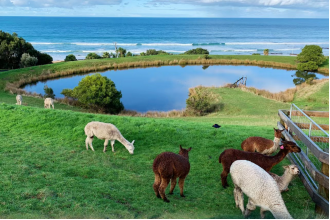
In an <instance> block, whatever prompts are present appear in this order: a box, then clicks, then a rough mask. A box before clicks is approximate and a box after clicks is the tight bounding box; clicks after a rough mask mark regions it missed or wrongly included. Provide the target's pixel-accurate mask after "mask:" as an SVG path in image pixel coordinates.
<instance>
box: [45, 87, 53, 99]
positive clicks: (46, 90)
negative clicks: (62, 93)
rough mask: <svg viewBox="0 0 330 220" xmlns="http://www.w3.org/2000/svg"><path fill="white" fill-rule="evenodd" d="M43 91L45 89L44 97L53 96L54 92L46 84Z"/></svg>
mask: <svg viewBox="0 0 330 220" xmlns="http://www.w3.org/2000/svg"><path fill="white" fill-rule="evenodd" d="M44 91H45V95H44V97H45V98H52V99H53V98H55V94H54V91H53V89H52V88H50V87H48V86H47V85H45V86H44Z"/></svg>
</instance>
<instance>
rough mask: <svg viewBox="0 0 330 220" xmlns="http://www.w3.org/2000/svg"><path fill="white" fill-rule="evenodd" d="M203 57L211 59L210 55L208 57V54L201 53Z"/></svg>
mask: <svg viewBox="0 0 330 220" xmlns="http://www.w3.org/2000/svg"><path fill="white" fill-rule="evenodd" d="M203 58H204V59H205V60H209V59H211V57H210V56H209V55H208V54H204V55H203Z"/></svg>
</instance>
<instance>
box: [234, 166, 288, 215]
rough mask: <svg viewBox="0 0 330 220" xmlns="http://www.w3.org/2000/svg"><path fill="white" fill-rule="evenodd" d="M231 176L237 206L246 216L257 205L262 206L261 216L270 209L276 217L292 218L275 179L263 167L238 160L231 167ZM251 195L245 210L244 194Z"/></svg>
mask: <svg viewBox="0 0 330 220" xmlns="http://www.w3.org/2000/svg"><path fill="white" fill-rule="evenodd" d="M230 174H231V178H232V180H233V182H234V185H235V189H234V198H235V203H236V207H239V208H240V209H241V211H242V213H243V214H244V215H245V217H248V216H249V214H250V213H251V211H252V210H255V209H256V206H260V207H261V208H260V216H261V218H264V217H265V214H264V212H265V211H267V210H268V211H270V212H271V213H272V214H273V215H274V217H275V218H280V219H289V218H292V217H291V215H290V213H289V212H288V210H287V208H286V206H285V204H284V201H283V199H282V196H281V193H280V190H279V188H278V186H277V183H276V182H275V180H274V179H273V178H272V177H271V176H270V175H269V174H268V173H267V172H266V171H265V170H264V169H262V168H261V167H259V166H258V165H256V164H254V163H252V162H250V161H247V160H236V161H235V162H234V163H233V164H232V165H231V167H230ZM243 193H245V194H246V195H247V196H248V197H249V201H248V204H247V205H246V210H245V211H244V195H243Z"/></svg>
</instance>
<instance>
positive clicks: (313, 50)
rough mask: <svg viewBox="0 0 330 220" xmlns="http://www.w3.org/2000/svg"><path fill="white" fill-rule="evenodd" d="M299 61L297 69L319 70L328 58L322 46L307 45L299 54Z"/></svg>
mask: <svg viewBox="0 0 330 220" xmlns="http://www.w3.org/2000/svg"><path fill="white" fill-rule="evenodd" d="M297 60H298V61H299V64H298V67H297V69H298V70H300V71H317V69H318V67H319V66H320V65H321V64H323V63H324V61H325V60H326V58H325V57H324V55H323V51H322V48H321V47H320V46H317V45H306V46H305V47H304V48H303V49H302V51H301V53H300V54H298V56H297Z"/></svg>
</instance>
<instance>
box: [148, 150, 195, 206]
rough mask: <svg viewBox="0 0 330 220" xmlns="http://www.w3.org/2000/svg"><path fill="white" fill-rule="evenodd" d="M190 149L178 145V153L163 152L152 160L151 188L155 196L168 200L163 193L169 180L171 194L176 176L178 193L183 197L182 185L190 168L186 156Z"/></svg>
mask: <svg viewBox="0 0 330 220" xmlns="http://www.w3.org/2000/svg"><path fill="white" fill-rule="evenodd" d="M190 150H191V148H189V149H184V148H182V147H181V145H180V151H179V154H175V153H172V152H164V153H161V154H159V155H158V156H157V157H156V159H155V160H154V163H153V165H152V170H153V171H154V174H155V182H154V185H153V188H154V191H155V194H156V196H157V197H158V198H162V199H163V200H164V202H170V200H168V199H167V198H166V195H165V189H166V187H167V185H168V184H169V182H170V181H171V189H170V194H173V190H174V187H175V185H176V179H177V178H179V187H180V195H181V197H185V196H184V195H183V185H184V180H185V178H186V176H187V175H188V173H189V170H190V163H189V156H188V153H189V151H190Z"/></svg>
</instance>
